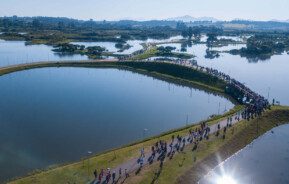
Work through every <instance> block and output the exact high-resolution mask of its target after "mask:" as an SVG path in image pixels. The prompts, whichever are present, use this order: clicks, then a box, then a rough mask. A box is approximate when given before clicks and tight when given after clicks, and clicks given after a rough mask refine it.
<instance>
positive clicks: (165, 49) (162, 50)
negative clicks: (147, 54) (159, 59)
mask: <svg viewBox="0 0 289 184" xmlns="http://www.w3.org/2000/svg"><path fill="white" fill-rule="evenodd" d="M157 50H158V54H159V55H169V54H172V51H174V50H176V47H171V46H167V47H164V46H161V47H158V48H157Z"/></svg>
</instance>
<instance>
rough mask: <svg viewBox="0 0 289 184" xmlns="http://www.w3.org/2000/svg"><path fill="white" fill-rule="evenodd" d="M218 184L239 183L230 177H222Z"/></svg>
mask: <svg viewBox="0 0 289 184" xmlns="http://www.w3.org/2000/svg"><path fill="white" fill-rule="evenodd" d="M217 184H237V182H236V181H235V180H234V179H233V178H231V177H230V176H222V177H220V178H218V179H217Z"/></svg>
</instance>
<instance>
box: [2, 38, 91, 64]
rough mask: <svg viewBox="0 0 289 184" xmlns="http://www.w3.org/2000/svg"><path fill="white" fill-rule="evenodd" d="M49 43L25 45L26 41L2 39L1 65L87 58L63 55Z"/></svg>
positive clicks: (84, 57)
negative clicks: (54, 50) (56, 51)
mask: <svg viewBox="0 0 289 184" xmlns="http://www.w3.org/2000/svg"><path fill="white" fill-rule="evenodd" d="M52 49H53V47H51V46H47V45H25V42H24V41H4V40H0V67H3V66H9V65H15V64H21V63H29V62H36V61H58V60H61V61H65V60H87V59H88V58H87V56H82V55H79V54H78V55H77V54H76V55H67V54H65V55H63V54H57V53H55V52H53V51H52Z"/></svg>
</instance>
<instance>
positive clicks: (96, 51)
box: [53, 43, 105, 57]
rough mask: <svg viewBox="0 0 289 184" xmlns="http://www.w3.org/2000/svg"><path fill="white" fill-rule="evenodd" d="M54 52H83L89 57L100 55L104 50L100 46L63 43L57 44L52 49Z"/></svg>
mask: <svg viewBox="0 0 289 184" xmlns="http://www.w3.org/2000/svg"><path fill="white" fill-rule="evenodd" d="M53 51H54V52H59V53H66V54H85V55H88V56H90V57H94V56H101V55H102V53H103V52H104V51H105V48H103V47H100V46H92V47H86V48H85V46H84V45H77V44H70V43H63V44H58V45H57V46H55V47H54V49H53Z"/></svg>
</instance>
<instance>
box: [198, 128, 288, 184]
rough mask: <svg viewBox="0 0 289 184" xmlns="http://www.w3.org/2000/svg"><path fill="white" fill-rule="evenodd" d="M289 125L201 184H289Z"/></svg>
mask: <svg viewBox="0 0 289 184" xmlns="http://www.w3.org/2000/svg"><path fill="white" fill-rule="evenodd" d="M288 171H289V125H283V126H280V127H277V128H274V129H272V131H269V132H267V133H266V134H264V135H263V136H261V137H260V138H258V139H256V140H255V141H254V142H253V143H251V144H250V145H248V146H247V147H245V148H244V149H243V150H241V151H240V152H238V153H236V154H235V155H233V156H232V157H230V158H229V159H227V160H226V161H225V162H223V163H221V164H220V165H219V166H218V167H216V168H215V169H214V170H213V171H211V172H210V173H209V174H207V175H206V176H205V177H204V178H203V179H202V180H200V182H199V183H200V184H218V181H220V180H222V179H223V180H227V181H231V183H232V184H234V183H235V184H243V183H246V184H272V183H278V184H288V183H289V175H288Z"/></svg>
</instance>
